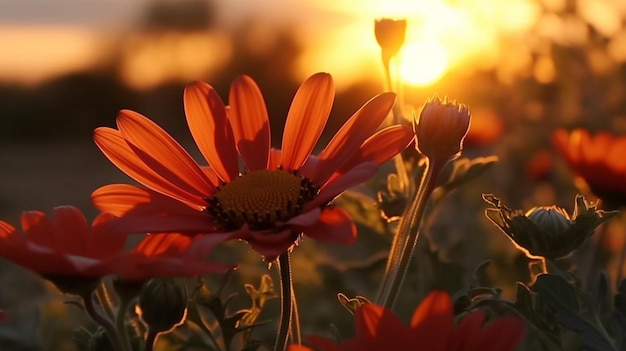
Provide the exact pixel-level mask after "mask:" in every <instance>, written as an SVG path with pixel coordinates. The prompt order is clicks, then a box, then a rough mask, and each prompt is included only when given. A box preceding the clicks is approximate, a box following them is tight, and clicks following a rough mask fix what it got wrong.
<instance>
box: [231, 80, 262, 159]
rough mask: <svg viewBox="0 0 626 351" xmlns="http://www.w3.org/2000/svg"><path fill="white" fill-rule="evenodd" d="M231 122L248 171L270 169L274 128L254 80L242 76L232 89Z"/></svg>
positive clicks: (238, 148)
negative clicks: (271, 133)
mask: <svg viewBox="0 0 626 351" xmlns="http://www.w3.org/2000/svg"><path fill="white" fill-rule="evenodd" d="M228 101H229V103H230V105H229V106H230V111H229V115H228V118H229V120H230V123H231V126H232V128H233V134H234V135H235V140H236V143H237V150H239V154H240V155H241V157H242V158H243V161H244V163H245V164H246V167H247V168H248V171H257V170H260V169H265V168H267V164H268V159H269V152H270V143H271V141H270V125H269V118H268V116H267V108H266V107H265V101H264V100H263V95H262V94H261V90H260V89H259V87H258V86H257V85H256V83H255V82H254V80H252V78H250V77H248V76H241V77H239V78H238V79H236V80H235V81H234V82H233V84H232V85H231V86H230V95H229V97H228Z"/></svg>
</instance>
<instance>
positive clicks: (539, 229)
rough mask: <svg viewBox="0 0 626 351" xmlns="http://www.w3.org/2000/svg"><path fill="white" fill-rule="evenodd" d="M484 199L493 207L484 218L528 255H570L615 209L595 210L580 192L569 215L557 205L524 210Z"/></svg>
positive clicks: (492, 198)
mask: <svg viewBox="0 0 626 351" xmlns="http://www.w3.org/2000/svg"><path fill="white" fill-rule="evenodd" d="M483 199H484V200H485V201H486V202H487V203H489V204H491V205H493V206H494V207H495V208H488V209H487V210H486V211H485V215H486V216H487V218H489V220H491V222H493V223H494V224H495V225H496V226H497V227H498V228H500V230H502V232H503V233H504V234H506V235H507V236H508V237H509V239H511V241H512V242H513V243H514V244H515V246H516V247H517V248H518V249H520V250H521V251H523V252H524V253H525V254H526V256H528V257H530V258H541V257H545V258H549V259H555V258H559V257H565V256H567V255H569V254H570V253H572V252H574V251H575V250H576V249H578V248H579V247H580V246H581V245H582V244H583V243H584V242H585V240H587V238H589V237H590V236H591V235H593V233H594V231H595V228H596V227H597V226H599V225H600V224H602V223H603V222H605V221H607V220H608V219H610V218H612V217H613V216H615V215H617V213H618V211H602V210H598V209H596V206H595V205H594V204H589V203H587V201H585V198H584V197H583V196H582V195H578V196H576V202H575V205H574V213H573V214H572V216H570V215H569V214H568V213H567V212H566V211H565V210H564V209H562V208H560V207H556V206H550V207H545V206H544V207H535V208H533V209H531V210H530V211H528V212H526V214H524V213H523V212H522V211H520V210H517V211H512V210H511V209H509V208H507V207H506V206H504V205H502V204H501V203H500V200H499V199H498V198H497V197H495V196H493V195H491V194H484V195H483Z"/></svg>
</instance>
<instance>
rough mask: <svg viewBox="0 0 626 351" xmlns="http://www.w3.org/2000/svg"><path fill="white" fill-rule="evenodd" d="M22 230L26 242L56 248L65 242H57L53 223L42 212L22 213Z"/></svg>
mask: <svg viewBox="0 0 626 351" xmlns="http://www.w3.org/2000/svg"><path fill="white" fill-rule="evenodd" d="M22 230H24V234H25V236H26V240H28V241H29V242H32V243H34V244H37V245H39V246H43V247H50V248H56V245H57V244H59V243H62V242H63V241H62V240H61V241H60V242H59V241H58V240H57V238H56V237H55V235H54V229H53V226H52V222H51V221H50V219H49V218H48V217H47V216H46V214H45V213H43V212H41V211H25V212H22Z"/></svg>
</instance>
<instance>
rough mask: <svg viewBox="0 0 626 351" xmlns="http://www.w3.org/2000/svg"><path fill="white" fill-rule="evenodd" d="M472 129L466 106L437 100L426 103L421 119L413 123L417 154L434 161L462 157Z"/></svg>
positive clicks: (445, 160) (414, 120)
mask: <svg viewBox="0 0 626 351" xmlns="http://www.w3.org/2000/svg"><path fill="white" fill-rule="evenodd" d="M469 126H470V110H469V108H468V107H467V106H465V105H462V104H458V103H456V102H455V101H448V100H447V99H446V98H444V99H443V101H442V100H440V99H439V98H438V97H434V98H432V99H430V100H428V101H426V103H425V104H424V107H423V108H422V112H421V113H420V115H419V118H414V119H413V130H414V131H415V137H416V138H415V141H416V147H417V150H418V151H419V152H421V153H422V154H424V155H425V156H426V157H428V158H429V159H430V160H431V161H432V160H436V161H437V162H441V163H445V162H447V161H449V160H453V159H455V158H457V157H459V156H460V154H461V150H462V149H463V139H464V138H465V135H467V131H468V130H469Z"/></svg>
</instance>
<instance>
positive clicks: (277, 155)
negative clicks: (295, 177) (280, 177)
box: [267, 148, 283, 169]
mask: <svg viewBox="0 0 626 351" xmlns="http://www.w3.org/2000/svg"><path fill="white" fill-rule="evenodd" d="M282 162H283V155H282V151H281V150H279V149H274V148H272V149H270V160H269V162H268V164H267V169H278V168H279V167H280V165H281V164H282Z"/></svg>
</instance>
